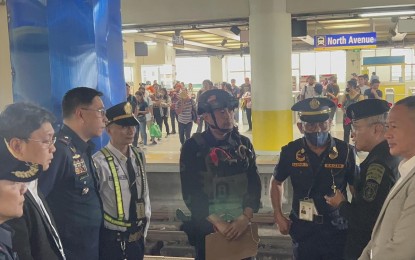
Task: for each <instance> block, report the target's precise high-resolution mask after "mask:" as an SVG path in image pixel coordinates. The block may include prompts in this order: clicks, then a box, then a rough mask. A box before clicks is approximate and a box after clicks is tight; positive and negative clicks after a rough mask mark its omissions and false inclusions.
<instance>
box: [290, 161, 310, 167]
mask: <svg viewBox="0 0 415 260" xmlns="http://www.w3.org/2000/svg"><path fill="white" fill-rule="evenodd" d="M291 165H292V166H293V167H308V163H306V162H299V163H292V164H291Z"/></svg>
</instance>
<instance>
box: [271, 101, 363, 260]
mask: <svg viewBox="0 0 415 260" xmlns="http://www.w3.org/2000/svg"><path fill="white" fill-rule="evenodd" d="M333 106H334V103H333V102H332V101H331V100H329V99H326V98H308V99H305V100H302V101H300V102H298V103H296V104H294V105H293V106H292V108H291V109H292V110H293V111H299V115H300V119H301V122H299V123H298V124H297V125H298V127H299V129H300V131H301V133H303V134H304V137H302V138H299V139H297V140H295V141H293V142H290V143H289V144H288V145H286V146H284V147H283V148H282V150H281V154H280V160H279V163H278V164H277V165H276V167H275V170H274V174H273V177H272V181H271V202H272V206H273V208H274V218H275V221H276V223H277V224H278V227H279V230H280V232H281V233H282V234H284V235H286V234H288V233H289V234H290V236H291V238H292V242H293V255H294V259H300V260H302V259H307V260H314V259H319V260H320V259H327V260H335V259H342V254H343V248H344V244H345V240H346V232H347V221H346V220H345V219H344V218H343V217H341V216H340V215H339V210H338V209H336V208H334V207H331V206H329V205H328V204H327V203H326V201H325V198H324V196H326V195H333V194H334V192H335V191H336V190H339V191H340V192H341V193H343V194H344V196H346V187H347V185H348V184H349V185H351V184H352V183H353V176H354V175H355V174H356V173H357V171H358V168H357V167H356V164H355V152H354V149H353V147H352V146H350V145H348V144H346V143H345V142H344V141H341V140H339V139H336V138H334V137H332V136H331V135H330V133H329V131H330V126H331V121H330V120H329V114H330V110H331V109H330V108H331V107H333ZM288 177H290V178H291V183H292V188H293V202H292V210H291V213H290V216H289V218H287V217H286V216H284V214H283V212H282V209H281V204H282V200H281V198H282V184H283V182H284V181H285V180H286V179H287V178H288Z"/></svg>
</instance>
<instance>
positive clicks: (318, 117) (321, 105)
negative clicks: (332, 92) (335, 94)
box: [291, 98, 336, 122]
mask: <svg viewBox="0 0 415 260" xmlns="http://www.w3.org/2000/svg"><path fill="white" fill-rule="evenodd" d="M335 105H336V104H334V102H333V101H331V100H330V99H328V98H307V99H304V100H302V101H299V102H297V103H295V104H294V105H293V106H292V107H291V110H292V111H298V114H299V116H300V119H301V120H302V121H305V122H324V121H326V120H327V119H329V114H330V111H331V109H330V108H331V107H334V106H335Z"/></svg>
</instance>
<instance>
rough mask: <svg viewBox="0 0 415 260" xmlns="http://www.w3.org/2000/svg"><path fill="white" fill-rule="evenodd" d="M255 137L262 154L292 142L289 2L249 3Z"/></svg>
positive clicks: (282, 0)
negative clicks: (287, 6) (287, 10)
mask: <svg viewBox="0 0 415 260" xmlns="http://www.w3.org/2000/svg"><path fill="white" fill-rule="evenodd" d="M249 5H250V16H249V46H250V53H251V78H252V83H251V84H252V106H253V107H252V123H253V126H252V128H253V129H252V137H253V144H254V147H255V150H256V152H257V153H259V154H275V153H277V152H278V151H281V147H282V146H284V145H286V144H287V143H288V142H290V141H292V140H293V123H292V112H291V110H290V109H291V106H292V104H293V101H292V100H293V99H292V92H291V50H292V43H291V15H290V14H288V13H287V12H286V0H261V1H257V0H250V1H249Z"/></svg>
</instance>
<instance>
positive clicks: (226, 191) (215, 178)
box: [192, 133, 251, 221]
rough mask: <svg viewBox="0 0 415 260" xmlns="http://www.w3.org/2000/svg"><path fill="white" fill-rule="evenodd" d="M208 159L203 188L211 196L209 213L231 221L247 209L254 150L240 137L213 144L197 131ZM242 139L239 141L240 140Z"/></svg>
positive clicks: (202, 153) (204, 158) (197, 139)
mask: <svg viewBox="0 0 415 260" xmlns="http://www.w3.org/2000/svg"><path fill="white" fill-rule="evenodd" d="M192 138H193V139H194V140H195V141H196V143H197V144H198V146H199V147H201V149H200V152H199V153H198V154H197V156H198V157H201V158H202V159H203V161H204V163H205V166H206V168H205V169H204V170H202V174H201V176H203V181H202V182H203V192H204V193H205V194H206V195H207V197H208V198H209V214H216V215H218V216H219V217H221V218H222V219H223V220H225V221H230V220H233V219H235V218H236V217H238V216H240V215H241V214H242V213H243V207H242V204H243V200H244V197H245V196H246V195H247V193H248V178H247V170H248V167H249V158H248V157H249V156H250V155H249V153H251V151H250V150H249V149H248V148H247V147H246V146H245V145H243V144H242V143H241V141H240V139H239V140H236V141H235V140H233V139H232V138H230V142H231V143H227V144H224V145H221V146H215V147H209V146H207V144H206V140H205V139H204V137H203V135H202V134H201V133H195V134H193V136H192ZM238 141H239V142H238Z"/></svg>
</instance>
